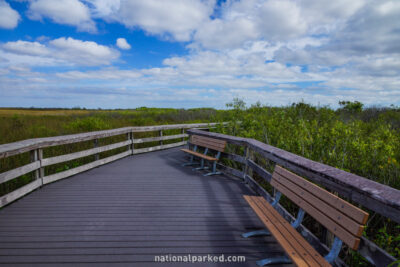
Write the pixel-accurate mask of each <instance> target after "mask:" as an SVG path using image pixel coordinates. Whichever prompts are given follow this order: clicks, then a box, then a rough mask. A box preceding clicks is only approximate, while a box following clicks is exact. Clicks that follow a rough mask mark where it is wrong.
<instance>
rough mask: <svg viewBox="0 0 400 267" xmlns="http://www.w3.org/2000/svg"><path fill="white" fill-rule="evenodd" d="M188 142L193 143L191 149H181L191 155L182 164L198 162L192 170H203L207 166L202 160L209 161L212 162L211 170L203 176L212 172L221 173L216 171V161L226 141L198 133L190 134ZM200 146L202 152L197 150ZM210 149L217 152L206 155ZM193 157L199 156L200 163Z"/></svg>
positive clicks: (212, 173)
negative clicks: (213, 154) (196, 166)
mask: <svg viewBox="0 0 400 267" xmlns="http://www.w3.org/2000/svg"><path fill="white" fill-rule="evenodd" d="M189 142H190V143H191V144H193V145H194V147H193V150H190V149H186V148H184V149H181V150H182V151H183V152H185V153H188V154H190V155H191V157H190V162H188V163H185V164H183V166H187V165H195V164H200V167H198V168H194V169H193V170H203V169H208V167H206V166H204V161H205V160H207V161H210V162H212V172H209V173H207V174H205V175H204V176H208V175H214V174H221V173H220V172H217V161H218V160H219V158H220V156H221V152H224V150H225V147H226V141H223V140H218V139H214V138H210V137H204V136H200V135H191V136H190V139H189ZM199 147H202V148H204V152H203V153H200V152H198V151H197V150H198V148H199ZM210 150H212V151H216V152H217V154H216V156H215V157H212V156H209V155H207V154H208V153H209V152H210ZM194 157H198V158H200V163H197V162H194Z"/></svg>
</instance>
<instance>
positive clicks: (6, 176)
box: [0, 161, 40, 184]
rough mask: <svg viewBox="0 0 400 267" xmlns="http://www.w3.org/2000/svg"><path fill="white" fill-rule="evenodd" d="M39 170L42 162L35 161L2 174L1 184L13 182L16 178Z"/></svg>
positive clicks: (0, 177) (0, 176)
mask: <svg viewBox="0 0 400 267" xmlns="http://www.w3.org/2000/svg"><path fill="white" fill-rule="evenodd" d="M39 168H40V161H34V162H31V163H29V164H26V165H24V166H22V167H18V168H16V169H13V170H9V171H6V172H3V173H0V184H2V183H4V182H7V181H9V180H12V179H14V178H17V177H19V176H21V175H24V174H27V173H29V172H31V171H34V170H37V169H39Z"/></svg>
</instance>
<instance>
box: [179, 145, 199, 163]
mask: <svg viewBox="0 0 400 267" xmlns="http://www.w3.org/2000/svg"><path fill="white" fill-rule="evenodd" d="M196 151H197V145H195V146H194V148H193V152H196ZM197 164H199V163H198V162H194V156H193V155H191V156H190V161H189V162H186V163H184V164H182V166H190V165H197Z"/></svg>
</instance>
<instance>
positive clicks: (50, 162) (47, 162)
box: [42, 140, 132, 167]
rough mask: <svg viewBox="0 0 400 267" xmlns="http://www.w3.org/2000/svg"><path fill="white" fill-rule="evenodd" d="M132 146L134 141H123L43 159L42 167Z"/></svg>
mask: <svg viewBox="0 0 400 267" xmlns="http://www.w3.org/2000/svg"><path fill="white" fill-rule="evenodd" d="M130 144H132V141H131V140H127V141H122V142H119V143H115V144H111V145H106V146H101V147H96V148H91V149H87V150H83V151H79V152H75V153H70V154H66V155H61V156H56V157H51V158H45V159H42V167H45V166H49V165H53V164H57V163H60V162H65V161H70V160H74V159H78V158H83V157H87V156H90V155H93V154H98V153H101V152H104V151H109V150H112V149H116V148H120V147H123V146H126V145H130Z"/></svg>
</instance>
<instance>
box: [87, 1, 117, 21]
mask: <svg viewBox="0 0 400 267" xmlns="http://www.w3.org/2000/svg"><path fill="white" fill-rule="evenodd" d="M83 1H84V2H85V3H87V4H88V5H89V6H91V7H92V9H91V12H92V14H93V16H94V17H98V18H106V17H108V16H111V15H112V14H115V13H117V12H118V10H119V8H120V4H121V3H120V0H83Z"/></svg>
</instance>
